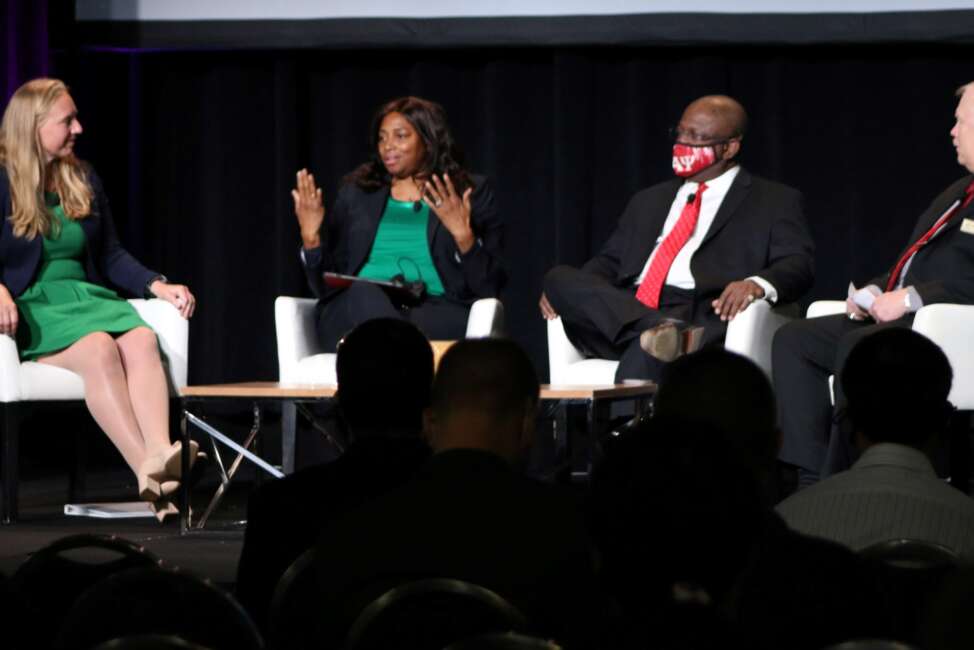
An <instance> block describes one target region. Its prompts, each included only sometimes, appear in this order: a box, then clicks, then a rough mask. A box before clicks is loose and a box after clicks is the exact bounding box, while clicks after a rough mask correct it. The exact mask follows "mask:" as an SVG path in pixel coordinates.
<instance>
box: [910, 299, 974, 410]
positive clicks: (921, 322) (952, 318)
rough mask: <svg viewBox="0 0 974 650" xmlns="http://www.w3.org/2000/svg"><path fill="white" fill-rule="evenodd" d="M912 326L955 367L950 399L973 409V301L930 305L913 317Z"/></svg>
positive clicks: (968, 408) (958, 405) (952, 367)
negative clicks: (969, 303)
mask: <svg viewBox="0 0 974 650" xmlns="http://www.w3.org/2000/svg"><path fill="white" fill-rule="evenodd" d="M913 330H914V331H915V332H918V333H920V334H923V335H924V336H926V337H927V338H929V339H930V340H931V341H933V342H934V343H936V344H937V345H938V346H940V349H941V350H943V351H944V354H946V355H947V360H948V361H950V367H951V369H952V370H953V371H954V383H953V385H952V386H951V389H950V395H949V397H948V399H949V400H950V401H951V402H952V403H953V405H954V406H956V407H957V408H958V409H960V410H962V411H970V410H974V354H971V346H970V336H971V332H974V305H950V304H937V305H927V306H926V307H923V308H921V309H920V310H919V311H918V312H917V313H916V316H915V317H914V319H913Z"/></svg>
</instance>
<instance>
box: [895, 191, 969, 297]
mask: <svg viewBox="0 0 974 650" xmlns="http://www.w3.org/2000/svg"><path fill="white" fill-rule="evenodd" d="M971 199H974V181H971V184H970V185H968V186H967V188H966V189H965V190H964V200H963V202H961V201H958V202H957V203H955V204H954V205H953V206H951V208H950V209H949V210H947V212H945V213H944V215H943V216H942V217H940V218H939V219H937V223H935V224H933V226H932V227H931V228H930V230H928V231H927V232H925V233H923V237H920V239H918V240H916V241H915V242H914V243H913V245H912V246H910V247H909V248H907V249H906V252H905V253H903V256H902V257H900V259H899V260H898V261H897V262H896V266H894V267H893V270H892V271H890V272H889V280H887V281H886V291H892V290H893V287H895V286H896V283H897V281H898V280H899V279H900V273H902V272H903V267H904V266H905V265H906V262H907V261H908V260H909V259H910V258H911V257H913V255H915V254H916V252H917V251H918V250H920V249H921V248H923V247H924V246H926V244H927V242H928V241H930V240H931V239H932V238H933V236H934V235H936V234H937V231H938V230H940V229H941V228H943V226H944V224H945V223H947V222H948V221H950V218H951V217H953V216H954V215H955V214H957V213H958V212H960V211H961V210H962V209H964V208H966V207H967V204H968V203H970V202H971Z"/></svg>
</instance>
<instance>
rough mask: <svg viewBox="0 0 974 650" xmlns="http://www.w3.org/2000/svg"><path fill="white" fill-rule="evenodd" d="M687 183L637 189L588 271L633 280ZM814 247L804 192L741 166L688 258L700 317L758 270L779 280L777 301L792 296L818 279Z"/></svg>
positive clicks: (626, 283) (616, 280)
mask: <svg viewBox="0 0 974 650" xmlns="http://www.w3.org/2000/svg"><path fill="white" fill-rule="evenodd" d="M682 184H683V181H682V180H681V179H678V178H676V179H673V180H670V181H667V182H665V183H660V184H659V185H654V186H652V187H650V188H647V189H644V190H641V191H639V192H638V193H636V195H635V196H633V198H632V199H631V200H630V201H629V205H628V206H626V210H625V212H623V214H622V218H621V219H620V220H619V226H618V227H617V228H616V230H615V232H614V233H613V234H612V235H611V236H610V237H609V240H608V241H607V242H606V243H605V245H604V246H603V247H602V250H601V251H600V252H599V253H598V255H596V256H595V257H594V258H592V259H591V260H589V262H588V263H586V264H585V266H584V267H583V270H585V271H588V272H590V273H594V274H596V275H599V276H601V277H604V278H606V279H607V280H609V281H610V282H611V283H612V284H614V285H616V286H619V287H623V286H626V287H628V286H631V285H632V284H633V282H634V281H635V279H636V278H637V277H638V276H639V273H640V272H641V271H642V269H643V266H645V264H646V260H647V259H649V256H650V254H651V253H652V252H653V247H654V246H655V245H656V240H657V239H658V238H659V236H660V233H662V231H663V224H664V223H665V222H666V217H667V215H668V214H669V211H670V206H671V205H672V204H673V200H674V198H675V197H676V193H677V191H678V190H679V188H680V186H681V185H682ZM814 248H815V247H814V244H813V242H812V237H811V234H810V232H809V230H808V224H807V223H806V222H805V217H804V216H803V213H802V197H801V193H800V192H798V191H797V190H795V189H793V188H790V187H787V186H785V185H781V184H779V183H773V182H771V181H768V180H765V179H763V178H759V177H757V176H752V175H751V174H750V173H748V171H747V170H745V169H741V171H740V172H738V174H737V178H735V179H734V183H733V184H732V185H731V187H730V189H729V190H728V192H727V196H725V197H724V201H723V203H722V204H721V206H720V208H719V209H718V210H717V215H716V216H715V217H714V221H713V223H712V224H711V226H710V230H709V231H708V232H707V235H706V237H705V238H704V240H703V242H702V243H701V245H700V248H698V249H697V252H696V253H694V255H693V258H692V259H691V260H690V270H691V271H692V272H693V278H694V281H695V283H696V289H695V290H694V294H695V297H694V315H695V317H697V318H702V317H706V314H708V313H710V314H712V312H713V310H712V309H710V303H711V301H713V300H714V299H715V298H717V297H718V296H719V295H720V293H721V292H722V291H723V290H724V287H726V286H727V285H728V284H729V283H730V282H734V281H736V280H743V279H744V278H747V277H749V276H752V275H758V276H760V277H762V278H763V279H765V280H767V281H768V282H770V283H771V284H772V285H774V287H775V289H776V290H777V291H778V302H779V303H788V302H794V301H795V300H797V299H798V298H799V297H801V295H802V294H803V293H805V291H807V290H808V289H809V288H810V287H811V286H812V281H813V279H814V278H813V274H814V257H813V254H814Z"/></svg>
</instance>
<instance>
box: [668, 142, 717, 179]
mask: <svg viewBox="0 0 974 650" xmlns="http://www.w3.org/2000/svg"><path fill="white" fill-rule="evenodd" d="M715 162H717V152H716V151H715V150H714V147H713V146H711V145H708V146H706V147H691V146H690V145H688V144H675V145H673V173H675V174H676V175H677V176H680V177H682V178H688V177H690V176H695V175H696V174H699V173H700V172H702V171H703V170H705V169H707V168H708V167H710V166H711V165H713V164H714V163H715Z"/></svg>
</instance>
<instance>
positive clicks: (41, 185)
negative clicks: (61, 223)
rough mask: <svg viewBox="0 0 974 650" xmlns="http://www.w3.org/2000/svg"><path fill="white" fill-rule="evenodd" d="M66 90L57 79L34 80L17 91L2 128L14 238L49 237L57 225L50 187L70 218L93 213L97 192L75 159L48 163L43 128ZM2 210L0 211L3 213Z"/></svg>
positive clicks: (0, 146)
mask: <svg viewBox="0 0 974 650" xmlns="http://www.w3.org/2000/svg"><path fill="white" fill-rule="evenodd" d="M67 92H68V87H67V86H65V85H64V83H63V82H61V81H59V80H57V79H44V78H41V79H33V80H31V81H28V82H27V83H25V84H24V85H23V86H21V87H20V88H18V89H17V91H16V92H15V93H14V94H13V97H11V98H10V103H8V104H7V109H6V110H5V111H4V113H3V122H2V123H0V165H3V166H4V167H5V168H6V169H7V177H8V178H9V180H10V204H11V205H10V207H11V214H10V215H9V217H8V218H9V219H10V223H11V225H12V226H13V231H14V235H16V236H17V237H26V238H27V239H34V238H35V237H37V235H45V236H46V235H49V234H50V233H51V230H52V227H53V224H54V222H53V221H52V218H51V215H50V214H49V212H48V210H47V207H46V206H45V202H44V190H45V188H47V187H52V188H53V189H54V191H55V192H57V193H58V195H59V196H60V197H61V206H62V207H63V209H64V214H65V215H66V216H67V217H68V218H69V219H75V220H77V219H83V218H84V217H86V216H88V213H89V212H90V211H91V201H92V195H93V192H92V190H91V185H90V184H89V183H88V180H87V178H86V175H85V170H84V167H83V166H82V164H81V161H79V160H78V159H77V158H75V157H74V155H73V154H72V155H69V156H65V157H64V158H57V159H55V160H53V161H51V163H50V164H46V162H45V155H44V149H43V147H42V146H41V139H40V133H39V128H40V126H41V124H43V122H44V120H45V119H46V118H47V116H48V113H49V112H50V110H51V106H53V105H54V102H56V101H57V100H58V99H59V98H60V97H61V95H63V94H65V93H67ZM0 209H2V208H0Z"/></svg>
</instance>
